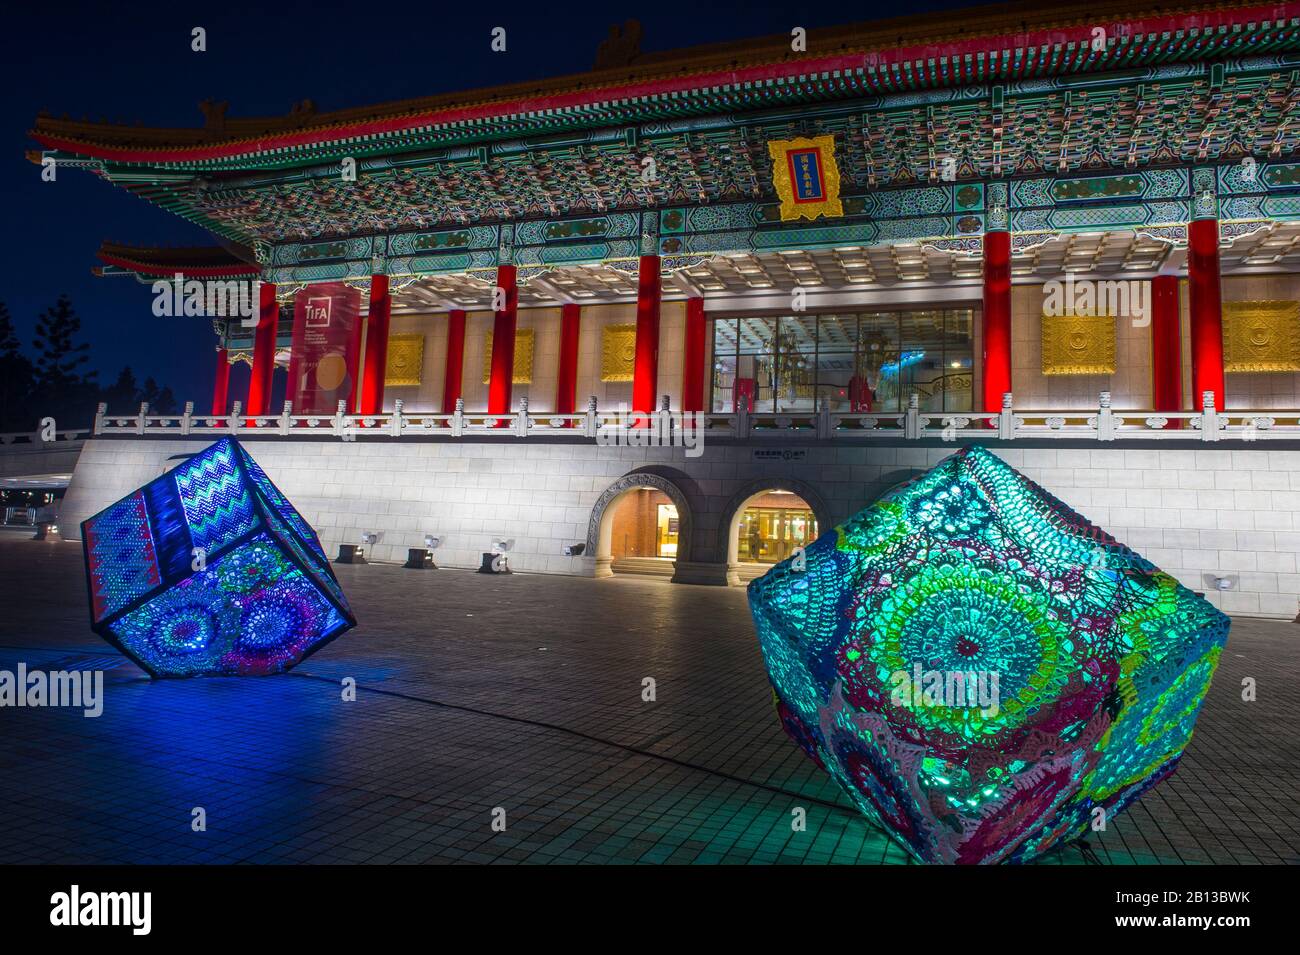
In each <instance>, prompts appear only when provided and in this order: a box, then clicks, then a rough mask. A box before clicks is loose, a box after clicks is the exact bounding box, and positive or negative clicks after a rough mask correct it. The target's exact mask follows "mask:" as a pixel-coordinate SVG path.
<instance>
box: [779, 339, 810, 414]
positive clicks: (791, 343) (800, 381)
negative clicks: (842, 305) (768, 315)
mask: <svg viewBox="0 0 1300 955" xmlns="http://www.w3.org/2000/svg"><path fill="white" fill-rule="evenodd" d="M773 358H774V362H775V373H776V386H775V392H776V410H777V411H781V412H787V413H788V412H811V411H814V410H816V408H815V406H814V404H813V390H814V387H815V379H816V371H815V367H816V363H817V317H816V316H815V315H798V316H788V317H783V318H781V319H780V320H779V321H778V322H777V334H776V345H775V348H774V356H773Z"/></svg>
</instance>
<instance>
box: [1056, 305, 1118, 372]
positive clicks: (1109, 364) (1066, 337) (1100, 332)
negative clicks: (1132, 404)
mask: <svg viewBox="0 0 1300 955" xmlns="http://www.w3.org/2000/svg"><path fill="white" fill-rule="evenodd" d="M1041 341H1042V343H1043V374H1044V375H1113V374H1115V318H1114V316H1111V315H1044V316H1043V317H1042V339H1041Z"/></svg>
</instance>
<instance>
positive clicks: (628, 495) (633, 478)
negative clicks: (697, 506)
mask: <svg viewBox="0 0 1300 955" xmlns="http://www.w3.org/2000/svg"><path fill="white" fill-rule="evenodd" d="M690 528H691V511H690V505H689V504H688V503H687V500H686V495H685V494H684V493H683V492H682V490H681V488H680V487H679V486H678V485H677V484H675V483H674V482H673V481H671V480H669V479H668V478H666V477H664V476H663V475H661V474H656V473H654V472H649V471H634V472H632V473H631V474H625V475H624V476H623V477H621V478H619V479H618V480H617V481H615V482H614V483H613V484H611V485H610V486H609V487H608V488H606V490H605V492H604V493H603V494H601V496H600V498H599V499H598V500H597V501H596V506H595V507H593V508H592V512H591V521H590V523H589V524H588V527H587V553H588V554H589V555H591V558H592V560H593V562H594V566H593V568H592V574H593V576H596V577H608V576H610V575H611V574H614V573H630V574H648V575H653V576H662V577H671V576H673V575H674V574H675V572H676V562H677V558H678V557H679V556H682V557H685V555H686V554H687V552H688V547H689V543H690Z"/></svg>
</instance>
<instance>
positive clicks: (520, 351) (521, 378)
mask: <svg viewBox="0 0 1300 955" xmlns="http://www.w3.org/2000/svg"><path fill="white" fill-rule="evenodd" d="M491 380H492V332H490V331H489V332H488V333H487V335H486V336H485V338H484V339H483V384H485V385H486V384H487V383H488V382H489V381H491ZM511 382H512V383H513V384H516V385H531V384H532V383H533V330H532V329H531V328H516V329H515V374H514V377H513V378H511Z"/></svg>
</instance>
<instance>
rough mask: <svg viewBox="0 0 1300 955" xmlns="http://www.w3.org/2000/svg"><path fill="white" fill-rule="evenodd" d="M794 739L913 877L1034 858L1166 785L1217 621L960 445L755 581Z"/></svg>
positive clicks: (1201, 690)
mask: <svg viewBox="0 0 1300 955" xmlns="http://www.w3.org/2000/svg"><path fill="white" fill-rule="evenodd" d="M749 603H750V608H751V610H752V612H753V616H754V623H755V626H756V628H757V631H758V638H759V643H760V646H761V649H762V652H763V658H764V662H765V663H766V666H767V671H768V675H769V676H770V678H771V681H772V685H773V687H774V688H775V690H776V702H777V710H778V712H779V714H780V718H781V720H782V723H783V724H784V726H785V729H786V731H787V732H788V733H789V734H790V736H792V737H793V738H794V740H795V741H796V742H797V743H798V744H799V745H800V746H801V747H802V748H803V749H804V750H805V751H806V752H807V753H808V754H809V755H810V756H811V757H812V758H813V759H814V760H815V761H817V762H818V764H820V765H821V766H822V767H824V768H825V769H826V770H827V771H828V772H829V773H830V774H831V776H832V777H834V779H835V780H836V781H837V782H838V783H839V785H840V786H841V787H842V788H843V789H844V791H845V792H846V793H847V794H848V796H849V798H851V799H852V800H853V802H854V803H855V804H856V805H857V806H858V808H859V809H860V810H861V811H862V812H863V813H864V814H865V815H866V816H867V817H868V818H869V819H870V820H871V821H872V822H874V823H875V824H877V825H879V826H880V827H881V828H883V829H885V830H886V831H887V832H888V833H889V834H890V835H891V836H893V838H894V839H896V840H897V841H898V842H899V843H900V844H901V845H902V846H903V848H904V849H906V850H907V852H908V853H909V854H910V855H911V856H913V857H914V858H916V859H918V860H920V861H923V862H943V863H985V862H1000V861H1010V862H1027V861H1030V860H1032V859H1034V858H1036V857H1038V856H1040V855H1042V854H1043V853H1044V852H1047V851H1048V850H1050V849H1052V848H1054V847H1057V846H1061V845H1063V844H1065V843H1068V842H1070V841H1073V840H1075V839H1078V838H1080V837H1083V836H1086V835H1087V834H1088V833H1089V832H1090V831H1091V830H1092V827H1093V826H1094V825H1095V824H1096V822H1097V820H1098V819H1101V820H1102V821H1103V822H1104V821H1106V820H1108V819H1109V820H1113V819H1114V817H1115V815H1116V814H1117V813H1119V812H1121V811H1122V810H1123V809H1124V808H1125V807H1126V806H1128V805H1129V804H1131V803H1132V802H1133V801H1134V800H1135V799H1137V798H1138V796H1139V795H1140V794H1141V793H1142V792H1143V791H1145V790H1146V789H1147V788H1148V787H1150V786H1153V785H1155V784H1156V783H1158V782H1159V781H1160V780H1162V779H1164V778H1165V777H1167V776H1168V775H1170V774H1171V773H1172V772H1173V771H1174V769H1175V767H1177V765H1178V762H1179V759H1180V758H1181V756H1182V753H1183V749H1184V747H1186V745H1187V743H1188V741H1189V740H1190V739H1191V736H1192V728H1193V725H1194V724H1195V722H1196V716H1197V713H1198V712H1199V711H1200V708H1201V703H1202V701H1203V700H1204V698H1205V694H1206V692H1207V691H1208V690H1209V686H1210V678H1211V677H1212V676H1213V674H1214V670H1215V667H1216V665H1217V664H1218V661H1219V655H1220V653H1221V652H1222V650H1223V647H1224V644H1225V642H1226V640H1227V636H1228V623H1229V621H1228V618H1227V617H1226V616H1224V615H1223V614H1222V613H1220V612H1219V611H1218V610H1216V609H1215V608H1214V607H1213V606H1211V605H1210V604H1209V603H1208V602H1206V601H1205V600H1204V599H1203V598H1201V597H1199V596H1197V595H1196V594H1195V593H1193V592H1192V591H1190V590H1188V589H1187V588H1186V587H1183V586H1182V585H1180V584H1179V583H1178V582H1177V581H1176V580H1175V579H1174V578H1173V577H1171V576H1169V575H1168V574H1166V573H1164V572H1163V571H1161V570H1159V569H1158V568H1157V567H1155V566H1154V565H1153V564H1152V563H1151V562H1150V561H1147V560H1145V559H1143V558H1142V557H1140V556H1138V555H1137V554H1135V553H1134V552H1133V551H1132V550H1130V549H1129V548H1127V547H1125V546H1124V545H1123V544H1121V543H1120V542H1119V541H1117V540H1115V539H1114V538H1112V537H1110V536H1109V535H1108V534H1106V533H1105V532H1104V531H1102V530H1100V529H1099V528H1097V527H1095V526H1093V525H1092V524H1090V523H1088V521H1087V520H1085V519H1084V518H1083V517H1081V516H1080V515H1078V514H1076V513H1075V512H1074V511H1072V510H1070V509H1069V508H1068V507H1067V506H1066V505H1064V504H1063V503H1061V502H1060V501H1059V500H1057V499H1056V498H1054V497H1053V496H1052V495H1051V494H1049V493H1048V492H1047V491H1045V490H1044V489H1043V488H1041V487H1039V486H1038V485H1037V484H1035V483H1034V482H1032V481H1030V480H1029V479H1028V478H1026V477H1024V476H1023V475H1022V474H1020V473H1018V472H1017V471H1015V470H1014V469H1012V468H1011V467H1009V466H1008V465H1007V464H1005V463H1003V461H1002V460H1001V459H1000V458H998V457H996V456H995V455H994V454H993V453H991V452H989V451H987V450H985V449H983V448H980V447H971V448H967V449H965V450H962V451H959V452H958V453H956V454H954V455H952V456H951V457H949V458H948V459H946V460H945V461H943V462H942V463H941V464H939V465H938V466H937V467H935V468H934V469H932V470H931V471H929V472H927V473H926V474H923V475H922V476H921V477H919V478H917V479H916V480H914V481H912V482H910V483H909V484H907V485H905V486H903V487H902V488H900V489H898V490H895V491H893V492H891V493H889V494H887V495H886V496H885V497H884V498H882V499H881V500H879V501H877V502H876V503H875V504H873V505H872V506H871V507H869V508H867V509H866V510H865V511H862V512H861V513H860V514H858V515H857V516H856V517H853V518H852V519H850V520H849V521H847V522H846V523H844V524H841V525H840V526H839V527H836V528H833V529H832V530H830V531H829V532H828V533H826V534H824V535H823V536H822V537H820V538H818V540H817V541H815V542H814V543H813V544H811V545H809V546H808V547H807V548H806V549H805V551H804V552H803V554H802V555H801V559H800V560H798V561H795V560H793V559H791V560H786V561H784V562H782V563H780V564H777V565H776V566H775V567H773V568H772V569H771V570H770V571H769V572H768V573H767V574H766V575H764V576H763V577H760V578H759V579H757V580H755V581H753V582H752V583H751V584H750V585H749Z"/></svg>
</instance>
